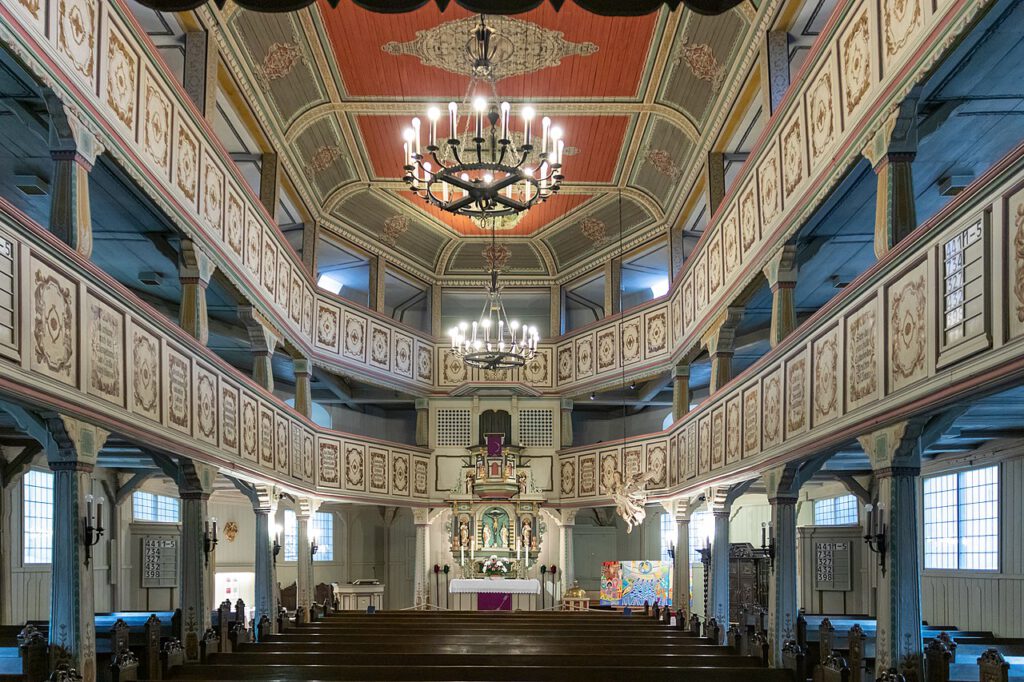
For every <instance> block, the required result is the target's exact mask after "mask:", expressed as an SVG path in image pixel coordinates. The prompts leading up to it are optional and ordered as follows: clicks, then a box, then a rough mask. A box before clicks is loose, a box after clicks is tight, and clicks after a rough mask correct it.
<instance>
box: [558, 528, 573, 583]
mask: <svg viewBox="0 0 1024 682" xmlns="http://www.w3.org/2000/svg"><path fill="white" fill-rule="evenodd" d="M575 525H576V510H575V509H563V510H561V516H560V518H559V522H558V560H559V561H560V562H561V566H559V567H558V568H559V570H560V571H561V572H562V594H565V591H566V590H567V589H569V588H570V587H572V581H573V580H575V579H576V570H575V565H574V564H575V562H574V560H573V544H572V530H573V527H574V526H575Z"/></svg>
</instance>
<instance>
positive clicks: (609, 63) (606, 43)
mask: <svg viewBox="0 0 1024 682" xmlns="http://www.w3.org/2000/svg"><path fill="white" fill-rule="evenodd" d="M320 9H321V12H320V14H321V17H322V18H323V21H324V24H325V26H326V30H327V37H328V38H329V39H330V42H331V46H332V47H333V48H334V53H335V55H336V58H337V63H338V67H339V70H340V72H341V77H342V80H343V82H344V87H345V89H346V94H347V96H349V97H386V98H389V99H390V98H396V97H397V98H401V97H416V98H437V99H439V100H450V99H457V100H460V101H461V99H462V97H463V95H464V94H465V91H466V85H467V83H468V80H467V78H466V77H465V76H460V75H458V74H454V73H449V72H447V71H444V70H441V69H438V68H435V67H429V66H424V65H422V64H421V63H420V61H419V59H418V58H417V57H415V56H412V55H391V54H388V53H386V52H384V51H383V50H382V47H383V46H384V45H385V44H386V43H388V42H392V41H394V42H399V43H404V42H408V41H411V40H414V39H415V38H416V32H417V31H422V30H425V29H430V28H433V27H435V26H437V25H438V24H441V23H444V22H448V21H452V20H455V19H462V18H465V17H468V16H472V15H471V14H470V13H469V12H467V11H465V10H463V9H461V8H459V7H456V6H454V5H452V6H450V7H449V8H448V9H447V10H446V11H445V12H443V13H442V12H440V11H438V9H437V7H436V6H435V5H434V4H433V3H428V4H426V5H425V6H424V7H422V8H421V9H419V10H417V11H415V12H409V13H406V14H392V15H386V19H385V18H383V17H384V16H385V15H381V14H377V13H374V12H369V11H367V10H364V9H361V8H359V7H357V6H356V5H355V3H350V2H343V3H340V4H339V5H338V7H337V9H331V8H330V6H329V5H327V3H326V2H325V1H324V0H320ZM657 17H658V15H657V14H650V15H647V16H642V17H600V16H597V15H595V14H591V13H589V12H586V11H584V10H582V9H580V8H579V7H577V6H576V5H574V4H573V3H566V4H565V5H563V6H562V9H561V10H560V11H558V12H556V11H555V10H554V9H553V8H552V7H551V6H549V5H548V4H547V3H545V4H544V5H542V6H541V7H538V8H537V9H535V10H532V11H530V12H527V13H526V14H520V15H516V16H515V17H514V18H515V19H520V20H524V21H530V22H533V23H535V24H538V25H540V26H542V27H544V28H548V29H552V30H555V31H561V32H562V33H563V34H564V39H565V40H568V41H571V42H574V43H583V42H591V43H594V44H595V45H596V46H597V48H598V50H597V52H596V53H594V54H591V55H587V56H578V55H574V56H569V57H565V58H563V59H562V61H561V64H559V65H558V66H554V67H549V68H545V69H542V70H540V71H535V72H533V73H528V74H525V75H521V76H513V77H510V78H506V79H504V80H502V81H499V83H498V94H499V96H500V97H501V98H503V99H508V100H510V101H516V100H523V99H524V98H550V99H570V98H585V99H588V100H593V99H601V98H622V97H635V96H636V94H637V91H638V86H639V83H640V80H641V78H642V77H643V69H644V64H645V63H646V61H647V54H648V52H649V51H650V49H651V39H652V36H653V32H654V26H655V23H656V21H657Z"/></svg>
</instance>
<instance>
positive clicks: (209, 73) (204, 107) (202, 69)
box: [182, 31, 273, 215]
mask: <svg viewBox="0 0 1024 682" xmlns="http://www.w3.org/2000/svg"><path fill="white" fill-rule="evenodd" d="M217 64H218V56H217V45H216V43H215V42H214V41H213V39H212V38H211V37H210V34H209V33H207V32H206V31H189V32H188V33H186V34H185V67H184V73H183V75H182V80H183V85H184V87H185V92H186V93H187V94H188V96H189V99H191V100H192V101H193V102H194V103H195V105H196V107H198V108H199V111H200V113H202V115H203V117H204V118H205V119H206V120H207V121H209V122H211V123H212V122H213V121H214V119H215V116H216V113H217ZM271 215H273V212H271Z"/></svg>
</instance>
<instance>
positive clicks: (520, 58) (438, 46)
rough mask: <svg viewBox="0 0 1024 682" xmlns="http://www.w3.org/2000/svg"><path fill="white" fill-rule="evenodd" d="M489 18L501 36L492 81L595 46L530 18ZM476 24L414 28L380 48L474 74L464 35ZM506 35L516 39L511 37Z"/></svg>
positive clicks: (466, 21) (468, 20) (468, 21)
mask: <svg viewBox="0 0 1024 682" xmlns="http://www.w3.org/2000/svg"><path fill="white" fill-rule="evenodd" d="M488 21H489V22H490V24H489V25H490V26H491V28H493V29H494V30H495V33H496V34H497V35H498V36H502V39H501V41H500V42H499V44H498V46H497V51H496V54H495V56H494V65H493V68H492V71H491V76H492V77H493V78H494V80H495V81H498V80H501V79H503V78H509V77H511V76H521V75H523V74H527V73H533V72H534V71H540V70H541V69H546V68H548V67H552V66H558V65H559V64H561V63H562V59H564V58H566V57H575V56H581V57H586V56H589V55H592V54H594V53H595V52H597V49H598V48H597V45H595V44H594V43H589V42H586V43H574V42H571V41H568V40H566V39H565V34H564V33H562V32H561V31H553V30H551V29H548V28H544V27H543V26H539V25H537V24H535V23H533V22H531V21H523V20H521V19H511V18H509V17H502V16H498V17H491V18H489V19H488ZM477 23H479V22H478V19H477V18H476V17H466V18H464V19H456V20H454V21H446V22H444V23H443V24H438V25H437V26H435V27H433V28H429V29H426V30H424V31H417V32H416V38H415V39H413V40H410V41H409V42H406V43H399V42H389V43H385V44H384V45H383V46H382V47H381V49H382V50H384V52H387V53H388V54H391V55H396V56H397V55H409V56H412V57H416V58H417V59H419V60H420V63H422V64H423V65H424V66H432V67H435V68H438V69H442V70H443V71H448V72H450V73H455V74H458V75H460V76H469V77H473V76H476V75H477V73H476V70H475V68H474V64H473V59H472V57H471V56H470V54H469V53H468V51H467V50H466V36H467V35H470V34H472V32H473V30H474V29H475V28H476V25H477ZM508 36H514V37H515V39H514V40H510V39H509V38H508ZM524 47H525V48H527V49H523V48H524Z"/></svg>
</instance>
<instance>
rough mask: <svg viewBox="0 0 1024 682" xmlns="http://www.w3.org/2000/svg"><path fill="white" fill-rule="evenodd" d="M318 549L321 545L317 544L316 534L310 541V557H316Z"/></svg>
mask: <svg viewBox="0 0 1024 682" xmlns="http://www.w3.org/2000/svg"><path fill="white" fill-rule="evenodd" d="M318 551H320V545H318V544H316V536H315V535H314V536H313V537H312V538H311V539H310V541H309V558H310V559H312V558H313V557H315V556H316V553H317V552H318Z"/></svg>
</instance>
